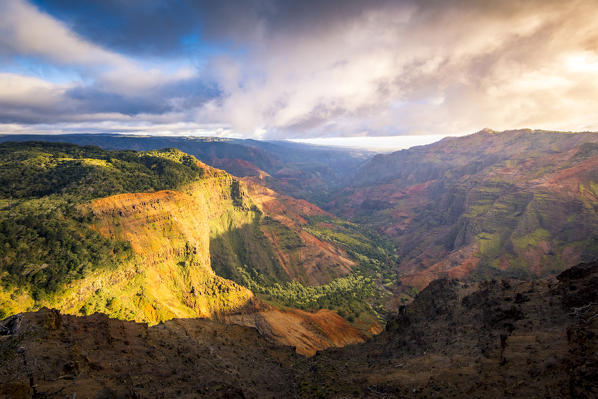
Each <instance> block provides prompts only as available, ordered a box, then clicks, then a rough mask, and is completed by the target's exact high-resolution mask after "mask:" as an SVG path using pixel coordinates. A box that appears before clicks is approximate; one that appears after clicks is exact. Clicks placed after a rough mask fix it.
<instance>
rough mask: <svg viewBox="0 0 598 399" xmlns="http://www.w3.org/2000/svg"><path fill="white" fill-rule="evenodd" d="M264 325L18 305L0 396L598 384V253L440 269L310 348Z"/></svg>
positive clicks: (568, 393) (533, 393)
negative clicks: (386, 307)
mask: <svg viewBox="0 0 598 399" xmlns="http://www.w3.org/2000/svg"><path fill="white" fill-rule="evenodd" d="M256 327H257V329H252V328H247V327H240V326H231V325H223V324H220V323H217V322H214V321H209V320H197V319H175V320H170V321H168V322H165V323H163V324H159V325H157V326H153V327H147V325H145V324H140V323H134V322H126V321H120V320H114V319H108V318H107V317H106V316H103V315H99V314H95V315H91V316H85V317H77V316H67V315H60V314H59V313H58V312H56V311H54V310H49V309H42V310H40V311H38V312H36V313H24V314H19V315H14V316H11V317H9V318H7V319H5V320H4V321H2V322H1V323H0V334H1V335H0V363H1V364H2V365H3V367H2V368H0V397H6V398H30V397H51V398H52V397H57V398H58V397H60V398H63V397H69V398H70V397H74V395H75V394H76V397H79V398H85V397H92V398H101V397H137V398H145V397H147V398H150V397H151V398H153V397H173V398H174V397H310V398H311V397H337V398H341V397H350V396H353V397H449V396H454V397H486V398H503V397H520V398H527V397H557V398H565V397H575V398H594V397H596V396H597V395H598V335H597V333H598V262H594V263H590V264H581V265H578V266H576V267H574V268H572V269H569V270H567V271H565V272H563V273H561V274H560V275H559V276H558V277H557V278H554V277H551V278H546V279H542V280H538V281H535V282H526V281H518V280H500V281H489V282H484V283H479V284H467V283H463V282H460V281H457V280H451V279H440V280H436V281H434V282H433V283H432V284H430V285H429V286H428V287H427V288H426V289H424V290H423V291H422V292H421V293H420V294H419V295H418V296H417V297H416V299H415V301H414V302H413V303H412V304H410V305H407V306H405V307H401V309H400V310H399V313H398V315H397V317H396V318H395V319H394V320H393V321H392V322H390V323H389V324H388V325H387V329H386V331H384V332H383V333H381V334H380V335H378V336H376V337H374V338H372V339H371V340H370V341H368V342H366V343H365V344H358V345H351V346H346V347H344V348H339V349H328V350H325V351H321V352H318V353H317V354H316V356H314V357H312V358H309V359H306V358H302V357H300V356H297V355H295V353H294V351H293V350H292V349H291V348H289V347H281V346H274V345H272V344H270V343H269V340H268V339H266V338H265V337H264V336H260V333H259V332H258V330H259V329H260V327H259V326H256Z"/></svg>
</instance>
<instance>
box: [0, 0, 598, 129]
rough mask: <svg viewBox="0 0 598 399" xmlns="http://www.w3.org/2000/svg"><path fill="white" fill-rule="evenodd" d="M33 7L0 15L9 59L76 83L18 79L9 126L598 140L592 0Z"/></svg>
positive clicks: (54, 0)
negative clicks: (513, 132) (534, 131)
mask: <svg viewBox="0 0 598 399" xmlns="http://www.w3.org/2000/svg"><path fill="white" fill-rule="evenodd" d="M37 4H38V6H39V8H38V7H36V6H34V5H32V4H31V3H27V2H25V1H23V0H7V1H5V2H2V3H0V56H4V58H6V57H23V56H25V57H33V58H34V59H40V60H42V61H43V62H47V63H51V64H52V65H56V66H57V67H58V68H74V69H75V70H76V71H77V73H78V74H79V75H80V76H81V78H80V79H79V80H76V79H74V80H72V81H69V82H67V83H61V84H56V83H49V82H48V81H44V79H43V76H41V77H38V78H37V79H38V80H35V78H32V77H30V76H25V75H26V74H20V76H16V75H19V74H18V73H14V71H12V72H11V73H12V75H10V76H8V75H7V76H5V78H6V79H9V80H10V79H14V81H13V82H12V83H13V84H12V86H6V87H1V86H0V101H2V104H3V109H2V110H0V122H5V123H8V122H10V123H42V122H45V123H47V124H50V125H51V123H52V121H55V123H56V124H60V126H61V128H64V129H68V126H66V125H65V124H66V123H73V126H72V127H73V128H74V129H79V128H80V127H81V126H82V125H81V124H82V123H83V124H84V123H98V121H102V125H101V126H103V127H104V128H107V126H114V128H117V127H122V128H126V129H129V128H131V129H143V128H144V127H145V128H147V129H148V131H159V130H160V129H161V128H160V126H161V125H163V126H164V129H163V130H164V131H171V132H172V131H174V130H172V126H173V125H176V123H177V122H181V123H183V124H189V125H185V127H183V128H181V129H182V130H177V131H184V130H185V129H187V128H189V126H193V129H195V130H194V131H197V132H205V131H210V129H224V131H228V132H235V133H237V134H242V135H245V136H253V137H267V138H288V137H294V138H299V137H331V136H354V135H370V136H384V135H389V136H390V135H398V134H461V133H468V132H472V131H475V130H479V129H481V128H483V127H491V128H494V129H509V128H518V127H531V128H544V129H564V130H598V115H597V114H596V113H595V111H594V110H595V109H597V106H598V20H597V19H596V18H595V17H594V16H595V15H596V11H598V6H597V5H596V2H595V0H571V1H568V2H563V1H556V0H530V1H525V2H521V1H518V0H505V1H501V2H487V1H481V0H479V1H478V0H445V1H440V0H423V1H415V0H405V1H384V0H381V1H376V2H372V1H365V0H345V1H340V0H328V1H315V0H303V1H300V2H299V1H275V0H247V1H243V2H238V1H228V0H223V1H219V2H213V1H184V0H182V1H179V2H163V1H158V0H155V1H137V0H132V1H127V2H122V1H116V0H106V1H88V2H71V1H65V0H45V1H41V0H39V1H38V2H37ZM0 71H2V65H0ZM5 72H6V71H5ZM30 78H31V79H33V80H28V79H30ZM28 85H30V86H28ZM31 85H33V86H31ZM27 87H29V89H27ZM31 87H34V89H32V88H31ZM26 90H29V93H32V92H35V93H39V95H38V96H36V97H37V98H35V99H32V100H31V101H30V102H29V101H27V95H26V94H23V93H25V92H26ZM111 123H112V125H110V124H111ZM6 126H8V125H6ZM11 126H12V125H11ZM98 126H100V125H98ZM219 131H220V132H222V131H223V130H219Z"/></svg>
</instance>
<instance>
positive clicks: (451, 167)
mask: <svg viewBox="0 0 598 399" xmlns="http://www.w3.org/2000/svg"><path fill="white" fill-rule="evenodd" d="M597 187H598V134H596V133H560V132H544V131H531V130H519V131H507V132H493V131H489V130H485V131H481V132H479V133H476V134H473V135H470V136H465V137H457V138H446V139H444V140H442V141H440V142H437V143H435V144H431V145H427V146H422V147H414V148H411V149H409V150H403V151H398V152H395V153H392V154H385V155H377V156H376V157H374V158H373V159H372V160H371V161H370V162H368V163H367V164H366V165H364V166H363V167H362V168H361V169H359V171H358V172H357V175H356V177H355V179H354V180H353V183H352V185H351V186H349V187H347V188H345V189H344V190H341V191H339V192H338V193H337V195H336V199H335V201H334V202H332V203H331V205H330V207H331V209H332V210H333V211H334V212H336V213H337V214H339V215H342V216H343V217H347V218H350V219H351V220H353V221H354V222H356V223H360V224H365V225H368V226H371V227H373V228H375V229H377V231H378V232H380V233H382V234H384V235H386V236H387V237H389V238H391V239H392V240H393V242H394V243H395V244H396V246H397V248H398V250H399V256H400V259H401V260H400V267H399V270H398V272H399V273H400V280H401V282H402V283H403V290H405V289H406V288H407V287H409V286H412V287H415V288H417V289H421V288H423V287H424V286H425V285H426V284H428V283H429V282H430V281H432V280H433V279H435V278H437V277H438V276H442V275H448V276H451V277H458V278H465V277H473V278H474V279H478V280H484V279H490V278H493V277H497V276H514V277H521V278H534V277H539V276H545V275H547V274H554V273H558V272H559V271H562V270H564V269H565V268H567V267H570V266H572V265H574V264H577V263H579V262H582V261H589V260H592V259H594V258H595V257H597V256H598V190H597Z"/></svg>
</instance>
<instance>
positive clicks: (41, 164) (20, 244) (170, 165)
mask: <svg viewBox="0 0 598 399" xmlns="http://www.w3.org/2000/svg"><path fill="white" fill-rule="evenodd" d="M202 175H203V169H201V168H200V167H199V166H198V165H197V160H196V159H195V158H193V157H191V156H189V155H187V154H184V153H182V152H180V151H178V150H164V151H149V152H135V151H104V150H101V149H99V148H96V147H90V146H88V147H79V146H75V145H70V144H57V143H38V142H32V143H4V144H1V145H0V207H1V208H0V281H1V284H2V285H3V286H4V287H5V288H7V289H8V288H10V287H20V288H27V289H28V290H29V291H30V292H31V293H32V295H33V297H34V299H43V297H45V296H46V295H47V294H49V293H52V292H54V291H56V290H57V289H59V288H60V287H61V286H63V285H64V284H67V283H69V282H70V281H73V280H74V279H78V278H81V277H83V276H84V275H85V274H87V273H88V272H89V271H92V270H95V269H98V268H108V267H115V266H116V265H118V264H119V263H121V262H123V261H124V260H126V259H129V258H130V257H131V256H132V251H131V248H130V245H129V244H128V243H126V242H121V241H116V240H110V239H107V238H104V237H102V236H101V235H100V234H99V233H98V232H96V231H94V230H92V229H91V228H90V227H89V226H90V225H91V224H92V223H93V217H92V215H90V214H89V213H88V212H87V213H86V211H84V210H82V208H81V207H80V206H79V205H80V204H83V203H85V202H87V201H89V200H91V199H94V198H99V197H104V196H108V195H113V194H118V193H127V192H140V191H155V190H160V189H173V188H177V187H180V186H181V185H184V184H186V183H189V182H191V181H193V180H194V179H197V178H199V177H201V176H202Z"/></svg>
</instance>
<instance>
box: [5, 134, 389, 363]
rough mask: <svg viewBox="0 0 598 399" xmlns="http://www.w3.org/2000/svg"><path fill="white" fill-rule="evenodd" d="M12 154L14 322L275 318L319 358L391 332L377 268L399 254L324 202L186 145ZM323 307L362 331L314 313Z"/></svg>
mask: <svg viewBox="0 0 598 399" xmlns="http://www.w3.org/2000/svg"><path fill="white" fill-rule="evenodd" d="M0 158H1V162H0V164H1V165H2V167H1V168H0V181H1V182H2V190H3V191H2V200H1V201H2V208H1V210H0V221H1V222H0V227H1V229H0V233H1V235H0V239H1V245H0V251H1V252H0V257H1V259H2V260H3V262H2V269H1V270H2V275H1V276H2V287H1V289H0V311H1V312H2V314H3V315H4V316H6V315H11V314H15V313H17V312H22V311H26V310H35V309H38V308H40V307H41V306H49V307H55V308H58V309H60V310H61V311H62V312H66V313H69V314H92V313H94V312H101V313H105V314H107V315H109V316H111V317H116V318H120V319H125V320H135V321H143V322H148V323H150V324H155V323H159V322H162V321H165V320H169V319H172V318H181V317H216V318H222V317H224V315H234V314H236V315H237V316H235V317H232V316H230V317H229V318H228V320H229V321H231V322H235V323H239V324H248V325H253V324H255V320H256V319H259V320H267V323H266V324H267V325H268V329H267V331H268V333H269V334H270V336H271V337H273V338H275V339H278V340H280V341H281V342H285V343H288V342H295V343H296V345H295V346H297V348H298V350H299V351H301V352H302V353H306V354H309V353H313V352H314V351H315V350H316V349H321V348H322V347H326V346H330V345H342V344H345V343H349V342H359V341H363V340H364V339H365V335H364V334H363V332H365V333H367V334H369V333H371V332H377V331H378V329H379V326H378V322H379V321H380V319H381V317H382V316H383V313H384V311H385V309H384V303H383V301H384V297H385V292H386V291H385V288H384V286H382V285H381V284H378V283H377V277H376V273H377V272H378V271H379V270H388V269H389V267H388V266H389V265H390V264H391V263H392V262H393V260H392V259H393V254H392V251H391V250H389V249H386V248H383V247H380V246H379V244H374V242H375V241H374V240H373V239H372V238H367V237H365V236H364V235H363V234H362V233H361V232H360V230H359V229H358V228H357V227H356V226H353V225H351V224H349V223H346V222H341V221H339V220H338V219H336V218H333V217H332V216H331V215H329V214H327V213H326V212H324V211H322V210H321V209H319V208H317V207H316V206H314V205H312V204H309V203H307V202H305V201H299V200H295V199H293V198H291V197H284V198H283V196H280V195H278V194H276V193H275V192H273V191H271V190H268V189H266V188H264V187H260V186H258V185H256V184H254V183H251V187H252V189H251V190H250V191H249V192H248V190H247V188H246V185H245V183H243V182H241V181H239V180H238V179H236V178H234V177H232V176H230V175H228V174H227V173H225V172H223V171H220V170H217V169H213V168H211V167H209V166H207V165H205V164H203V163H201V162H199V161H198V160H197V159H195V158H194V157H192V156H189V155H187V154H184V153H182V152H180V151H178V150H161V151H149V152H135V151H105V150H101V149H99V148H97V147H79V146H75V145H66V144H48V143H41V142H40V143H18V144H16V143H15V144H11V143H5V144H2V145H0ZM248 183H249V182H248ZM258 193H261V194H258ZM289 215H290V216H291V217H289ZM323 221H326V222H332V224H331V225H330V226H332V227H330V226H328V225H326V226H327V227H326V230H324V228H323V227H321V226H320V224H321V223H323ZM328 224H330V223H328ZM337 226H338V227H337ZM330 229H332V230H331V231H334V232H337V233H338V237H329V236H326V235H325V234H324V233H325V231H328V230H330ZM304 230H305V231H304ZM308 231H309V232H308ZM341 233H342V234H341ZM356 237H357V239H359V241H360V242H363V244H361V243H360V245H355V244H354V242H355V241H356ZM256 294H257V296H256ZM287 307H288V308H289V309H287ZM298 307H299V308H301V309H303V310H305V311H300V310H297V309H293V308H298ZM319 309H332V310H335V311H337V312H339V314H341V316H343V317H346V318H348V319H349V320H350V322H351V323H353V324H354V325H355V327H357V328H355V327H352V326H351V325H350V324H349V322H347V321H346V320H345V319H343V317H339V316H338V315H336V314H335V313H333V312H331V313H330V317H333V318H335V317H336V319H335V321H334V322H333V323H332V324H330V323H329V320H328V319H330V317H319V316H317V314H313V315H312V313H310V312H309V311H315V310H319ZM306 311H307V312H306ZM248 315H250V316H248ZM285 323H286V324H289V325H290V326H291V327H292V328H290V329H288V328H286V326H284V324H285ZM293 326H295V327H293ZM331 326H332V327H331ZM295 333H298V334H300V335H301V336H303V337H304V338H303V339H302V341H301V340H299V341H297V340H298V338H297V337H294V336H290V335H289V334H291V335H292V334H295ZM306 337H307V338H306Z"/></svg>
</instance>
